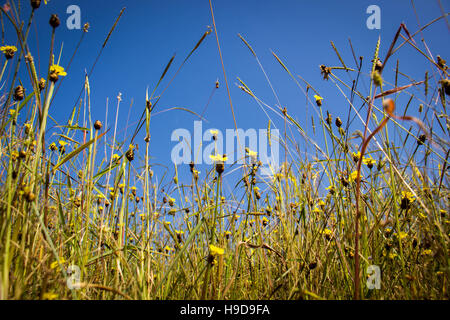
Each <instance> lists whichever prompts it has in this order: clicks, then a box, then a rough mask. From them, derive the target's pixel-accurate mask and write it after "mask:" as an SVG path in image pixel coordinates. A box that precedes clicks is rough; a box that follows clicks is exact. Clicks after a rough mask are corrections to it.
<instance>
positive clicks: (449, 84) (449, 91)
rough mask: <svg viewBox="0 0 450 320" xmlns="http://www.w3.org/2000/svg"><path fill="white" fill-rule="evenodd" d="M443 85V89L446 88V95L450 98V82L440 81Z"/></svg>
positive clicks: (446, 80)
mask: <svg viewBox="0 0 450 320" xmlns="http://www.w3.org/2000/svg"><path fill="white" fill-rule="evenodd" d="M439 82H440V83H441V84H442V87H443V88H444V91H445V94H446V95H448V96H450V80H449V79H444V80H441V81H439Z"/></svg>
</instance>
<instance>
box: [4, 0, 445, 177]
mask: <svg viewBox="0 0 450 320" xmlns="http://www.w3.org/2000/svg"><path fill="white" fill-rule="evenodd" d="M25 2H28V1H25ZM71 4H76V5H78V6H79V7H80V8H81V15H82V17H81V20H82V24H83V23H85V22H89V23H90V25H91V28H90V30H89V33H88V34H87V35H86V37H85V39H84V42H83V43H82V45H81V48H80V50H79V52H78V54H77V56H76V58H75V60H74V62H73V65H72V67H71V68H70V70H69V75H68V76H67V78H66V79H65V80H64V83H63V85H62V87H61V90H60V91H59V92H58V96H57V98H56V99H55V102H54V104H53V106H52V110H51V111H50V112H51V114H52V115H53V116H54V118H55V119H56V120H57V121H59V122H60V123H61V124H62V123H64V122H65V121H66V120H67V118H68V117H69V113H70V111H71V109H72V107H73V103H74V102H75V100H76V98H77V97H78V94H79V91H80V89H81V86H82V84H83V79H84V71H85V70H89V69H90V67H91V65H92V64H93V62H94V60H95V58H96V56H97V54H98V51H99V49H100V47H101V44H102V43H103V41H104V39H105V37H106V35H107V34H108V31H109V29H110V28H111V26H112V24H113V22H114V20H115V19H116V17H117V15H118V13H119V12H120V10H121V9H122V8H123V7H126V11H125V13H124V15H123V17H122V19H121V20H120V22H119V24H118V26H117V28H116V30H115V31H114V33H113V34H112V36H111V38H110V40H109V42H108V44H107V46H106V48H105V50H104V52H103V55H102V57H101V59H100V61H99V63H98V64H97V66H96V69H95V71H94V74H93V76H92V78H91V79H90V86H91V93H92V97H91V103H92V110H93V119H94V120H95V119H100V120H102V121H104V118H105V105H106V99H107V98H109V101H110V103H109V119H108V120H109V124H108V126H112V125H113V124H114V116H115V105H116V96H117V94H118V93H119V92H121V93H122V98H123V101H122V104H121V108H120V122H119V129H120V130H121V131H120V132H119V134H120V135H123V134H124V131H123V130H122V129H124V128H125V126H126V123H127V119H128V113H129V112H130V118H129V123H130V124H134V123H135V122H136V121H137V120H138V118H139V116H140V115H141V113H142V110H143V108H144V100H145V90H146V87H147V86H148V87H149V89H150V91H152V90H153V88H154V85H155V84H156V83H157V81H158V79H159V77H160V75H161V72H162V71H163V69H164V67H165V65H166V64H167V62H168V61H169V59H170V57H171V56H172V55H173V54H174V53H176V54H177V55H176V59H175V61H174V65H173V67H172V68H171V69H170V71H169V74H168V77H166V78H167V79H166V82H163V84H162V86H161V87H160V89H162V88H164V87H165V84H166V83H167V80H168V79H169V78H170V76H171V75H172V74H173V73H174V71H175V70H176V69H177V68H178V66H179V65H180V63H181V62H182V60H183V59H184V58H185V56H186V55H187V54H188V53H189V51H190V50H191V49H192V48H193V46H194V45H195V44H196V42H197V41H198V40H199V38H200V37H201V35H202V34H203V33H204V32H205V30H206V27H207V26H208V25H212V21H211V15H210V9H209V3H208V1H206V0H204V1H198V0H192V1H187V0H184V1H182V0H171V1H144V0H127V1H119V0H114V1H107V0H95V1H86V0H75V1H73V0H70V1H69V0H67V1H66V0H58V1H56V0H51V1H50V2H49V4H48V5H47V6H45V5H42V7H41V9H39V10H38V11H37V20H36V28H35V27H34V26H33V29H32V32H31V35H30V41H31V47H32V48H34V49H33V52H34V56H35V58H36V59H37V58H38V54H37V52H36V49H35V48H36V30H38V33H39V35H38V37H39V50H40V51H39V57H40V68H41V70H43V68H45V66H46V64H47V61H48V52H47V48H48V47H49V42H50V27H49V25H48V19H49V16H50V14H51V13H58V14H59V16H60V17H61V20H62V24H61V27H60V28H58V29H57V34H56V52H58V51H59V49H60V47H61V45H62V43H63V44H64V49H63V54H62V61H61V65H62V66H66V65H67V64H68V62H69V60H70V57H71V55H72V52H73V50H74V48H75V46H76V44H77V43H78V40H79V38H80V35H81V32H82V31H81V30H68V29H67V28H66V27H65V20H66V18H67V17H68V15H67V14H66V8H67V7H68V6H69V5H71ZM371 4H376V5H379V6H380V8H381V30H369V29H368V28H367V27H366V19H367V17H368V16H369V15H368V14H367V13H366V8H367V7H368V6H369V5H371ZM414 4H415V5H416V8H417V12H418V15H419V19H420V23H421V24H425V23H427V22H429V21H431V20H432V19H434V18H436V17H438V16H440V15H441V9H440V7H439V5H438V1H435V0H416V1H414ZM442 5H443V6H444V11H449V9H450V2H449V1H447V0H444V1H442ZM24 6H26V7H28V3H26V5H24ZM26 10H28V8H27V9H26ZM214 10H215V17H216V23H217V28H218V32H219V38H220V43H221V47H222V50H223V58H224V62H225V67H226V70H227V76H228V80H229V84H230V89H231V95H232V100H233V104H234V108H235V112H236V116H237V124H238V126H239V127H240V128H243V129H248V128H256V129H258V128H266V127H267V118H266V116H265V115H264V113H263V112H261V111H260V109H259V107H258V105H257V104H256V103H255V102H254V101H253V100H252V99H250V98H249V96H248V95H245V94H243V92H242V91H241V90H240V89H238V88H237V86H236V85H235V84H236V82H237V80H236V77H240V78H241V79H242V80H243V81H245V82H246V84H247V85H248V86H249V87H250V88H251V89H252V90H253V92H255V94H256V95H257V96H258V97H259V98H260V99H262V100H263V101H265V102H266V103H268V104H270V105H271V106H274V105H275V104H276V99H275V98H274V96H273V94H272V93H271V90H270V88H269V87H268V85H267V82H266V80H265V78H264V75H263V74H262V73H261V70H260V69H259V67H258V65H257V63H256V61H255V59H254V58H253V57H252V55H251V54H250V52H249V50H248V49H247V48H246V47H245V46H244V45H243V43H242V42H241V41H240V40H239V38H238V36H237V34H238V33H240V34H241V35H243V36H244V37H245V38H246V39H247V41H248V42H249V43H250V44H251V45H252V47H253V49H254V50H255V51H256V53H257V54H258V56H259V58H260V60H261V63H262V64H263V66H264V68H265V69H266V71H267V73H268V76H269V78H270V80H271V82H272V84H273V85H274V88H275V90H276V92H277V94H278V96H279V98H280V101H281V103H282V105H283V106H286V108H287V110H288V112H289V113H290V114H291V115H292V116H293V117H294V118H296V119H297V120H298V121H299V122H300V124H301V125H302V126H305V125H306V119H305V112H304V111H305V97H304V95H303V93H302V92H301V91H300V90H299V89H298V88H297V87H296V85H295V83H294V82H293V81H292V80H291V79H290V78H289V76H288V74H287V73H286V72H285V71H284V70H283V69H282V68H281V67H280V65H279V64H278V63H277V61H276V60H275V59H274V57H273V56H272V54H271V52H270V50H273V51H274V52H275V53H276V54H277V55H278V56H279V57H280V58H281V59H283V61H284V62H285V63H286V65H287V66H288V67H289V68H290V70H291V71H292V72H293V74H294V75H297V74H298V75H301V76H302V77H303V78H304V79H306V80H307V81H308V82H310V84H311V85H312V86H314V88H316V90H318V91H319V92H320V94H321V96H322V97H324V98H325V100H324V111H326V110H329V111H330V112H331V113H332V114H333V115H334V117H336V116H340V117H341V118H342V119H343V120H344V119H346V118H347V112H348V104H346V102H345V99H344V98H343V96H342V95H341V94H340V93H339V92H338V90H337V89H336V88H335V86H334V85H333V83H332V82H331V81H328V82H327V81H324V80H322V77H321V75H320V71H319V65H321V64H325V65H331V66H339V65H340V63H339V60H338V58H337V56H336V55H335V53H334V51H333V50H332V48H331V45H330V40H332V41H333V42H334V43H335V45H336V47H337V48H338V49H339V51H340V53H341V54H342V57H343V59H344V60H345V62H346V63H347V64H348V65H349V66H350V67H355V65H354V60H353V57H352V55H351V51H350V49H349V45H348V39H349V38H350V39H351V41H352V44H353V47H354V49H355V51H356V52H355V53H356V56H357V57H359V56H364V58H365V59H364V62H365V64H364V71H365V72H367V73H368V72H369V69H370V65H369V63H370V60H371V59H372V56H373V52H374V48H375V45H376V42H377V39H378V37H379V36H381V57H384V56H385V54H386V52H387V49H388V47H389V44H390V42H391V41H392V39H393V36H394V34H395V32H396V30H397V28H398V26H399V25H400V23H401V22H404V23H405V24H406V26H407V27H408V29H409V30H410V31H411V32H412V33H413V32H415V31H416V30H417V28H418V23H417V20H416V17H415V15H414V12H413V10H412V6H411V1H410V0H395V1H392V0H389V1H388V0H385V1H377V0H370V1H366V0H358V1H335V0H318V1H260V0H259V1H256V0H249V1H247V0H246V1H235V0H230V1H217V0H216V1H214ZM26 16H28V13H27V14H26ZM12 31H13V30H12V28H11V27H7V29H6V38H7V39H8V38H13V34H12ZM424 36H425V39H426V40H427V44H428V45H429V48H430V50H431V52H432V53H433V55H434V56H436V55H438V54H440V55H441V56H442V57H443V58H444V59H446V58H447V60H448V58H450V57H448V53H449V41H448V36H449V30H448V29H447V25H446V23H445V21H444V20H441V21H439V22H437V23H436V24H434V25H433V26H432V27H430V28H429V29H427V30H426V31H425V32H424ZM419 40H420V38H419V37H416V41H418V42H419ZM422 47H423V46H422ZM44 49H45V50H44ZM397 58H399V59H400V61H401V62H400V71H402V72H404V73H406V74H408V75H410V76H411V77H413V78H414V79H415V80H418V81H419V80H423V77H424V73H425V71H426V70H428V71H430V70H431V66H430V64H429V63H427V62H426V61H425V59H424V58H423V57H422V56H420V54H419V53H417V52H416V51H414V50H413V49H411V48H410V47H405V48H404V49H402V50H401V51H400V52H399V53H398V54H396V55H395V56H394V57H393V58H392V60H390V64H389V66H388V67H387V69H386V74H385V76H386V77H387V80H388V81H391V82H393V77H392V73H391V72H390V71H391V70H392V68H394V67H395V61H396V59H397ZM37 60H38V59H37ZM338 74H340V75H342V79H344V80H345V81H347V82H348V81H349V78H348V77H347V76H346V75H345V73H344V72H338ZM217 78H218V79H219V81H220V83H221V87H220V89H219V90H218V91H217V92H216V93H215V95H214V97H213V99H212V101H211V103H210V105H209V107H208V110H207V112H206V114H205V117H206V118H207V119H208V121H209V123H208V124H206V123H205V124H204V125H203V126H204V129H207V128H212V127H215V128H219V129H221V130H223V131H224V130H225V129H226V128H233V127H234V125H233V121H232V116H231V112H230V108H229V102H228V97H227V93H226V89H225V84H224V79H223V73H222V70H221V66H220V60H219V55H218V50H217V45H216V39H215V37H214V34H211V35H209V36H208V37H207V38H206V40H205V41H204V43H203V44H202V45H201V47H200V48H199V50H197V51H196V53H195V54H194V55H193V56H192V57H191V59H190V61H189V62H188V63H187V65H185V67H184V68H183V69H182V70H181V72H180V74H179V75H178V77H177V78H176V79H175V81H174V82H173V83H172V85H171V87H170V88H169V89H168V90H167V91H166V93H165V94H164V96H163V98H162V99H161V101H160V103H159V105H158V107H157V110H155V112H157V111H161V110H164V109H167V108H171V107H186V108H189V109H191V110H193V111H195V112H197V113H201V112H202V110H203V108H204V106H205V104H206V103H207V101H208V98H209V95H210V93H211V90H212V88H213V86H214V83H215V81H216V79H217ZM363 81H364V82H365V84H366V87H368V84H369V79H368V78H367V77H364V78H363ZM408 83H409V81H408V80H407V79H405V78H404V77H400V78H399V84H400V85H405V84H408ZM302 85H303V83H302ZM303 87H304V85H303ZM361 88H362V87H361ZM27 89H28V90H31V88H27ZM412 90H416V89H412ZM417 90H418V91H423V88H422V87H421V88H420V89H417ZM157 93H159V91H157ZM347 93H348V92H347ZM364 94H368V92H367V91H366V92H364ZM312 95H313V94H311V95H310V98H311V99H312ZM132 100H134V104H133V107H132V109H131V111H130V109H129V106H130V104H131V101H132ZM418 104H419V103H418V102H417V101H416V102H414V106H415V108H417V106H418ZM358 105H359V104H358ZM311 111H312V109H311V108H310V115H311ZM194 120H197V118H196V117H194V116H193V115H190V114H188V113H185V112H182V111H171V112H167V113H163V114H160V115H157V116H155V117H154V118H153V119H152V123H151V133H152V143H151V147H152V148H151V154H152V156H154V157H155V160H154V162H158V163H165V164H169V163H170V151H171V149H172V147H173V146H174V145H175V143H174V142H171V141H170V136H171V133H172V131H173V130H174V129H176V128H187V129H189V130H192V127H193V121H194ZM278 125H281V122H279V123H278ZM316 125H318V121H317V118H316ZM134 128H135V125H132V127H131V128H130V129H129V130H128V135H130V134H131V132H132V131H133V130H134ZM53 132H54V131H53ZM316 134H317V136H316V137H314V138H315V139H316V140H317V141H318V142H319V144H321V143H320V141H321V140H322V138H321V136H322V134H321V131H320V130H318V131H317V132H316ZM143 137H144V132H142V133H141V134H140V135H139V136H138V139H137V142H138V143H139V144H140V145H144V141H143ZM298 141H299V142H300V141H301V139H300V137H299V136H298ZM185 171H187V169H186V170H185Z"/></svg>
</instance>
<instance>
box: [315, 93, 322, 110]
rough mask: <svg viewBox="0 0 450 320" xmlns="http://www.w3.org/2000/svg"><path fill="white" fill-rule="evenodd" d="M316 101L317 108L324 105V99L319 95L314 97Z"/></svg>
mask: <svg viewBox="0 0 450 320" xmlns="http://www.w3.org/2000/svg"><path fill="white" fill-rule="evenodd" d="M314 99H316V104H317V106H319V107H320V106H321V105H322V100H323V98H322V97H321V96H318V95H317V94H315V95H314Z"/></svg>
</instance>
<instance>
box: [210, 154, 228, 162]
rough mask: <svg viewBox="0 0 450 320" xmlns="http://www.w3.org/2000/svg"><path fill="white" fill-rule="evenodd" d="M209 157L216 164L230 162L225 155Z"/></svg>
mask: <svg viewBox="0 0 450 320" xmlns="http://www.w3.org/2000/svg"><path fill="white" fill-rule="evenodd" d="M209 157H210V158H211V160H212V161H214V162H225V161H227V160H228V157H227V156H225V155H220V154H218V155H212V154H211V155H209Z"/></svg>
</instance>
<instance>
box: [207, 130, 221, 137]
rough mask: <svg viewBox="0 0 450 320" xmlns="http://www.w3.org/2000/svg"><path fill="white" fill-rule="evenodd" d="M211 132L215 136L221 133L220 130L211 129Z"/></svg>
mask: <svg viewBox="0 0 450 320" xmlns="http://www.w3.org/2000/svg"><path fill="white" fill-rule="evenodd" d="M209 133H211V134H212V135H213V136H217V135H218V134H219V130H209Z"/></svg>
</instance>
